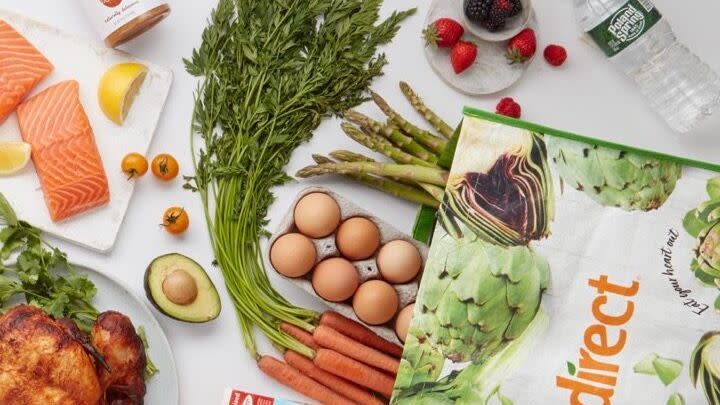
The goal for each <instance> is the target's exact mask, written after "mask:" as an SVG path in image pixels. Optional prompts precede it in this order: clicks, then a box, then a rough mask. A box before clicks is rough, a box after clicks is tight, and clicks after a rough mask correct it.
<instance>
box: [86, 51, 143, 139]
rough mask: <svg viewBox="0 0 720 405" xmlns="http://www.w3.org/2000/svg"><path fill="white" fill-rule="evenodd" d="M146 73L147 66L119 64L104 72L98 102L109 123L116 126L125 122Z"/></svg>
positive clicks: (99, 87)
mask: <svg viewBox="0 0 720 405" xmlns="http://www.w3.org/2000/svg"><path fill="white" fill-rule="evenodd" d="M147 71H148V70H147V66H145V65H141V64H139V63H121V64H119V65H115V66H113V67H111V68H110V69H108V71H107V72H105V74H104V75H103V77H102V78H101V79H100V85H99V86H98V101H99V102H100V108H102V110H103V112H104V113H105V115H106V116H107V117H108V118H109V119H110V120H111V121H113V122H114V123H116V124H118V125H122V123H123V122H124V121H125V117H127V114H128V111H130V106H132V102H133V99H134V98H135V95H136V94H137V92H138V90H140V86H142V84H143V82H144V81H145V76H147Z"/></svg>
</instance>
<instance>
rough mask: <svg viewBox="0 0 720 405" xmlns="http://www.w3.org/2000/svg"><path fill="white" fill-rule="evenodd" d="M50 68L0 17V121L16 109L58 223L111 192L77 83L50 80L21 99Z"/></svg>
mask: <svg viewBox="0 0 720 405" xmlns="http://www.w3.org/2000/svg"><path fill="white" fill-rule="evenodd" d="M52 70H53V66H52V64H51V63H50V62H49V61H48V60H47V59H46V58H45V57H44V56H43V55H42V54H41V53H40V52H39V51H38V50H37V49H36V48H35V47H34V46H33V45H32V44H31V43H30V42H28V41H27V39H25V38H24V37H23V36H22V35H21V34H20V33H18V32H17V31H16V30H15V29H13V28H12V27H11V26H10V25H9V24H7V23H6V22H5V21H3V20H0V123H2V122H4V121H5V120H6V119H7V117H8V116H9V115H10V114H12V112H13V111H15V110H17V117H18V122H19V124H20V132H21V134H22V137H23V140H24V141H25V142H27V143H29V144H30V145H31V147H32V160H33V163H34V164H35V169H36V170H37V173H38V176H39V177H40V183H41V185H42V188H43V192H44V194H45V202H46V203H47V206H48V210H49V211H50V217H51V218H52V220H53V221H55V222H59V221H62V220H64V219H67V218H70V217H72V216H74V215H77V214H80V213H82V212H85V211H88V210H90V209H93V208H96V207H99V206H101V205H104V204H107V203H108V202H109V201H110V191H109V187H108V181H107V176H106V175H105V169H104V168H103V164H102V160H101V159H100V154H99V152H98V149H97V145H96V144H95V136H94V134H93V130H92V127H91V126H90V121H89V120H88V117H87V115H86V114H85V110H84V109H83V106H82V104H81V103H80V85H79V84H78V82H76V81H74V80H69V81H64V82H61V83H58V84H55V85H53V86H52V87H49V88H47V89H45V90H43V91H42V92H40V93H39V94H37V95H35V96H33V97H32V98H30V99H28V100H25V101H23V100H24V99H25V97H27V96H28V94H29V93H30V92H31V91H32V90H33V88H35V86H37V85H38V83H40V82H41V81H42V80H43V79H44V78H45V77H47V76H48V75H49V74H50V72H52Z"/></svg>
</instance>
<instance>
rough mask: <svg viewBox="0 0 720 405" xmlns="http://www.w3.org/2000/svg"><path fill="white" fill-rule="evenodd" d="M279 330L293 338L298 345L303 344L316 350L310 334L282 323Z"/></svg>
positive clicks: (316, 347)
mask: <svg viewBox="0 0 720 405" xmlns="http://www.w3.org/2000/svg"><path fill="white" fill-rule="evenodd" d="M280 330H282V331H283V332H285V333H287V334H288V335H290V336H292V337H294V338H295V339H297V340H298V341H299V342H300V343H302V344H304V345H305V346H307V347H309V348H311V349H313V350H317V349H318V345H317V343H315V340H313V337H312V335H311V334H310V333H308V332H306V331H304V330H302V329H300V328H298V327H297V326H295V325H293V324H289V323H287V322H282V323H281V324H280Z"/></svg>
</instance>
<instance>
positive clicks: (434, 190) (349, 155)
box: [315, 150, 445, 201]
mask: <svg viewBox="0 0 720 405" xmlns="http://www.w3.org/2000/svg"><path fill="white" fill-rule="evenodd" d="M330 156H331V157H332V158H333V159H336V160H339V161H341V162H375V160H373V159H372V158H370V157H367V156H365V155H361V154H359V153H355V152H351V151H348V150H336V151H334V152H330ZM315 161H316V162H317V163H327V162H318V161H317V160H315ZM392 180H395V181H399V182H400V183H405V184H411V185H418V186H419V187H421V188H422V189H423V190H425V191H427V192H428V193H429V194H430V195H432V196H433V197H434V198H435V199H436V200H438V201H442V200H443V197H444V196H445V189H443V188H442V187H438V186H434V185H432V184H426V183H417V182H414V181H407V180H405V181H403V180H398V179H392Z"/></svg>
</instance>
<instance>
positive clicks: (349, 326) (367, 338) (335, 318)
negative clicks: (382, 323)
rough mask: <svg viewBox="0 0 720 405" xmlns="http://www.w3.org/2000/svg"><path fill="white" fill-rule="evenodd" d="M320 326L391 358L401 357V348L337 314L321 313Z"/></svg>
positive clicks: (330, 312)
mask: <svg viewBox="0 0 720 405" xmlns="http://www.w3.org/2000/svg"><path fill="white" fill-rule="evenodd" d="M320 325H325V326H329V327H331V328H333V329H335V330H336V331H338V332H340V333H342V334H343V335H345V336H347V337H351V338H353V339H355V340H356V341H358V342H360V343H362V344H364V345H365V346H370V347H372V348H374V349H377V350H380V351H381V352H383V353H387V354H389V355H391V356H393V357H396V358H400V357H402V353H403V348H402V346H399V345H396V344H395V343H392V342H389V341H387V340H385V339H383V338H381V337H380V336H378V335H377V334H376V333H375V332H373V331H372V330H370V329H368V328H367V327H366V326H365V325H363V324H361V323H360V322H356V321H353V320H352V319H348V318H346V317H344V316H342V315H340V314H338V313H337V312H333V311H327V312H325V313H323V315H322V317H321V318H320Z"/></svg>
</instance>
